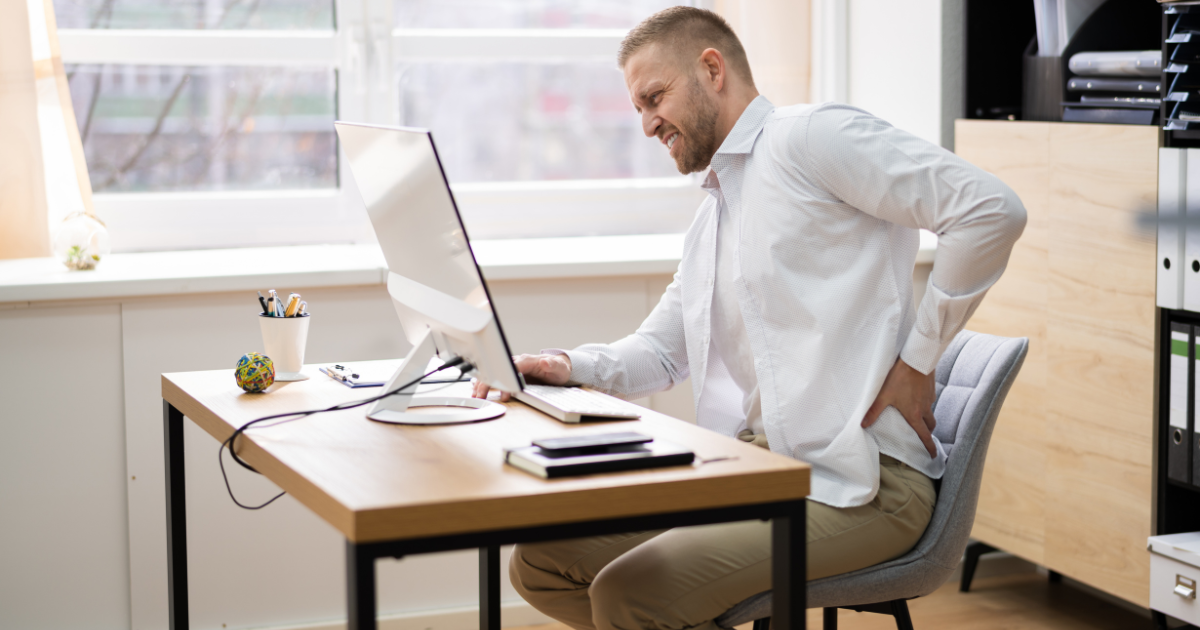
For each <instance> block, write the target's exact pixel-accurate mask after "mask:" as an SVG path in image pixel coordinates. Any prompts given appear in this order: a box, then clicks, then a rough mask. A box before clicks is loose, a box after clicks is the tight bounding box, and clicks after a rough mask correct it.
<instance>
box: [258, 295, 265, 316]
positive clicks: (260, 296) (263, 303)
mask: <svg viewBox="0 0 1200 630" xmlns="http://www.w3.org/2000/svg"><path fill="white" fill-rule="evenodd" d="M258 303H259V304H262V309H263V315H266V314H267V300H266V298H264V297H263V295H262V291H259V292H258Z"/></svg>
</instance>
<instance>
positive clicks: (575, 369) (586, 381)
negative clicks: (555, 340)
mask: <svg viewBox="0 0 1200 630" xmlns="http://www.w3.org/2000/svg"><path fill="white" fill-rule="evenodd" d="M542 354H554V355H559V354H563V355H566V356H567V359H569V360H570V361H571V378H570V380H568V381H567V385H590V384H591V383H592V382H593V381H594V380H595V375H596V362H595V361H593V360H592V357H590V356H588V355H587V354H585V353H582V352H576V351H574V350H562V349H559V348H545V349H543V350H542Z"/></svg>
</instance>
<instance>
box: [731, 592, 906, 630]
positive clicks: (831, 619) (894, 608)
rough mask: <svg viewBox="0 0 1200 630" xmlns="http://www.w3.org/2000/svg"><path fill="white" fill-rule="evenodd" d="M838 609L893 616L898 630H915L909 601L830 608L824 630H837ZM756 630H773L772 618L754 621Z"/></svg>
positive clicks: (826, 614) (895, 600)
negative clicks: (910, 614)
mask: <svg viewBox="0 0 1200 630" xmlns="http://www.w3.org/2000/svg"><path fill="white" fill-rule="evenodd" d="M838 608H845V609H846V610H853V611H854V612H860V613H861V612H869V613H875V614H877V615H891V616H892V617H895V618H896V630H913V624H912V617H910V616H909V615H908V601H907V600H903V599H894V600H892V601H890V602H880V603H878V604H866V605H863V606H837V607H830V608H826V609H825V610H824V616H823V619H824V624H823V626H824V630H837V611H838ZM754 630H771V618H770V617H763V618H762V619H756V620H755V621H754Z"/></svg>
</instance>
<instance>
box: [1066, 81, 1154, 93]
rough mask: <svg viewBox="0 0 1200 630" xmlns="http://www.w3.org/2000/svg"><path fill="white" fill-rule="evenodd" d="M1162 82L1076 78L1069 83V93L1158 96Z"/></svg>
mask: <svg viewBox="0 0 1200 630" xmlns="http://www.w3.org/2000/svg"><path fill="white" fill-rule="evenodd" d="M1161 87H1162V82H1161V81H1159V80H1158V79H1153V80H1150V79H1098V78H1095V77H1074V78H1072V79H1071V80H1069V81H1067V91H1068V92H1137V93H1140V94H1158V93H1159V92H1160V91H1161Z"/></svg>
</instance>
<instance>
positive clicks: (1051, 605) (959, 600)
mask: <svg viewBox="0 0 1200 630" xmlns="http://www.w3.org/2000/svg"><path fill="white" fill-rule="evenodd" d="M909 611H910V613H911V614H912V620H913V626H914V627H915V628H916V629H917V630H951V629H954V630H958V629H961V628H971V629H972V630H1110V629H1111V630H1131V629H1132V630H1139V629H1145V630H1150V629H1151V628H1153V627H1154V625H1153V624H1152V623H1151V621H1150V618H1149V616H1142V615H1139V614H1137V613H1136V612H1133V611H1130V610H1128V609H1126V608H1122V607H1120V606H1118V605H1116V604H1113V603H1110V602H1108V601H1105V600H1103V599H1100V598H1097V597H1094V596H1092V595H1090V594H1088V593H1086V592H1084V591H1083V590H1080V589H1079V588H1077V587H1075V586H1072V585H1071V584H1070V583H1060V584H1050V583H1049V582H1048V581H1047V579H1046V576H1045V575H1041V574H1038V573H1028V572H1026V573H1021V574H1017V575H1005V576H997V577H986V578H984V577H977V578H976V579H975V582H974V584H973V585H972V587H971V592H970V593H959V592H958V582H957V580H954V581H951V582H947V583H946V585H945V586H943V587H942V588H940V589H938V590H937V591H936V592H934V593H933V594H932V595H929V596H928V597H922V598H920V599H916V600H913V601H911V602H909ZM808 627H809V628H810V629H812V630H820V628H821V611H820V610H810V611H808ZM895 627H896V624H895V622H893V621H892V618H891V617H884V616H881V615H874V614H871V613H856V612H853V611H849V610H841V611H838V630H894V629H895ZM510 630H570V629H569V628H568V627H567V626H565V625H562V624H547V625H540V626H527V627H525V628H512V629H510ZM737 630H750V624H746V625H745V626H739V627H738V629H737Z"/></svg>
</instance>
